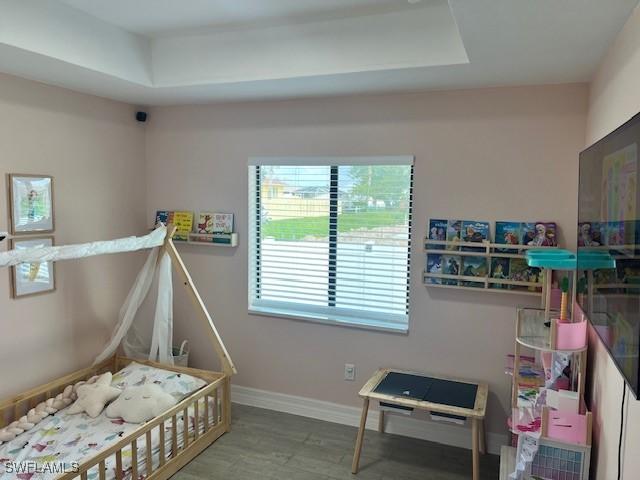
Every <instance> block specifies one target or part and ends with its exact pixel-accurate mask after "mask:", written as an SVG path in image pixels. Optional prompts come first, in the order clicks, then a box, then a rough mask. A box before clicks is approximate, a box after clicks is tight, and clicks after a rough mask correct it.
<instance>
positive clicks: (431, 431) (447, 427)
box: [231, 385, 509, 455]
mask: <svg viewBox="0 0 640 480" xmlns="http://www.w3.org/2000/svg"><path fill="white" fill-rule="evenodd" d="M231 401H232V402H234V403H238V404H240V405H248V406H251V407H258V408H264V409H267V410H275V411H277V412H284V413H290V414H293V415H299V416H302V417H309V418H315V419H318V420H324V421H327V422H333V423H339V424H342V425H350V426H353V427H357V426H358V425H359V424H360V414H361V413H362V410H361V409H360V408H357V407H350V406H347V405H340V404H338V403H331V402H325V401H322V400H315V399H313V398H306V397H298V396H295V395H286V394H284V393H276V392H270V391H267V390H259V389H257V388H251V387H242V386H239V385H232V386H231ZM427 418H428V416H425V415H421V416H420V418H414V416H411V417H409V416H404V415H398V414H387V415H386V428H385V431H386V432H387V433H393V434H396V435H403V436H405V437H412V438H419V439H422V440H429V441H431V442H437V443H443V444H445V445H452V446H455V447H462V448H468V449H471V432H470V428H469V427H468V426H460V425H452V424H447V423H442V422H434V421H431V420H425V419H427ZM367 429H369V430H377V429H378V411H377V410H374V409H373V408H371V409H370V410H369V416H368V417H367ZM508 442H509V438H508V436H507V435H502V434H498V433H492V432H487V450H488V451H489V453H492V454H494V455H500V447H501V446H502V445H507V444H508Z"/></svg>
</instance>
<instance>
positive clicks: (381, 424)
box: [378, 410, 384, 433]
mask: <svg viewBox="0 0 640 480" xmlns="http://www.w3.org/2000/svg"><path fill="white" fill-rule="evenodd" d="M378 415H379V417H378V432H380V433H384V410H378Z"/></svg>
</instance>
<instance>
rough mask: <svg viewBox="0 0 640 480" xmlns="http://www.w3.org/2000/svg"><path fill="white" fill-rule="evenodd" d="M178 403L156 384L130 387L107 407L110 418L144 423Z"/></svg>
mask: <svg viewBox="0 0 640 480" xmlns="http://www.w3.org/2000/svg"><path fill="white" fill-rule="evenodd" d="M176 403H177V401H176V399H175V398H173V396H172V395H170V394H168V393H166V392H164V391H163V390H162V388H160V387H159V386H158V385H156V384H154V383H150V384H147V385H142V386H139V387H129V388H127V389H125V390H124V392H122V395H120V397H119V398H118V399H117V400H116V401H115V402H113V403H112V404H111V405H109V406H108V407H107V410H106V414H107V417H109V418H122V419H123V420H124V421H125V422H128V423H142V422H146V421H147V420H151V419H152V418H154V417H157V416H158V415H160V414H161V413H162V412H164V411H165V410H168V409H169V408H171V407H173V406H174V405H175V404H176Z"/></svg>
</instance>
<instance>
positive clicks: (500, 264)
mask: <svg viewBox="0 0 640 480" xmlns="http://www.w3.org/2000/svg"><path fill="white" fill-rule="evenodd" d="M509 260H510V259H509V258H499V257H498V258H492V259H491V278H495V279H496V280H509V278H510V277H509V266H510V265H509V264H510V262H509ZM490 287H491V288H501V289H506V288H508V285H506V284H504V283H491V284H490Z"/></svg>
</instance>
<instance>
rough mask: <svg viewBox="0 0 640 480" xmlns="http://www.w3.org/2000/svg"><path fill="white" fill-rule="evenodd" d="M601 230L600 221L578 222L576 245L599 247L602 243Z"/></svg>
mask: <svg viewBox="0 0 640 480" xmlns="http://www.w3.org/2000/svg"><path fill="white" fill-rule="evenodd" d="M602 244H603V243H602V232H601V225H600V222H580V223H578V246H579V247H599V246H600V245H602Z"/></svg>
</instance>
